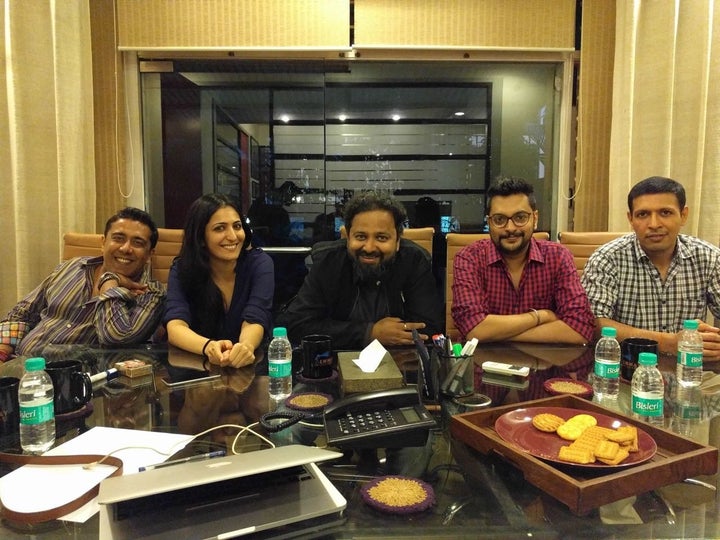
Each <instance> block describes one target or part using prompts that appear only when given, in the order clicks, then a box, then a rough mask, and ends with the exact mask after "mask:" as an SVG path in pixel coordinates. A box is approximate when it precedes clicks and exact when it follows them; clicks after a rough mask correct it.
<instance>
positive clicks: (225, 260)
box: [164, 194, 275, 367]
mask: <svg viewBox="0 0 720 540" xmlns="http://www.w3.org/2000/svg"><path fill="white" fill-rule="evenodd" d="M241 214H242V212H241V210H240V207H239V206H238V204H237V202H235V201H234V200H233V199H231V198H230V197H228V196H226V195H222V194H207V195H203V196H202V197H200V198H199V199H197V200H196V201H195V202H193V204H192V205H191V206H190V210H189V211H188V215H187V219H186V221H185V234H184V237H183V244H182V248H181V249H180V255H179V256H178V257H177V258H176V259H175V261H174V262H173V265H172V267H171V268H170V275H169V277H168V293H167V304H166V310H165V318H164V321H165V324H166V326H167V332H168V341H169V342H170V343H171V344H172V345H175V346H176V347H179V348H181V349H184V350H186V351H190V352H193V353H197V354H202V355H205V356H206V357H207V358H208V360H209V361H210V362H211V363H212V364H217V365H220V366H233V367H241V366H246V365H249V364H252V363H253V362H254V361H255V350H256V349H257V348H258V347H259V346H260V344H261V343H262V342H263V338H264V337H265V336H269V335H270V332H271V327H270V325H271V324H272V320H271V319H272V315H271V310H272V301H273V292H274V283H275V279H274V268H273V262H272V260H271V259H270V257H269V256H268V255H267V254H266V253H264V252H263V251H262V250H261V249H259V248H253V247H252V244H251V240H252V231H251V229H250V225H249V223H248V222H247V220H246V219H245V218H244V217H243V216H242V215H241Z"/></svg>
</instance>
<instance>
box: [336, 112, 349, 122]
mask: <svg viewBox="0 0 720 540" xmlns="http://www.w3.org/2000/svg"><path fill="white" fill-rule="evenodd" d="M338 120H340V121H341V122H344V121H345V120H347V116H345V115H344V114H341V115H340V116H338Z"/></svg>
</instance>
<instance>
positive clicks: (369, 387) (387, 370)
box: [338, 351, 403, 395]
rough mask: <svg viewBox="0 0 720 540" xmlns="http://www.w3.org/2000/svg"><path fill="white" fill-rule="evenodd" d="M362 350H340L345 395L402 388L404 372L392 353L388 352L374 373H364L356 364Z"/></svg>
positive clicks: (339, 367)
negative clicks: (401, 371)
mask: <svg viewBox="0 0 720 540" xmlns="http://www.w3.org/2000/svg"><path fill="white" fill-rule="evenodd" d="M359 355H360V352H359V351H358V352H339V353H338V371H339V375H340V391H341V393H342V394H343V395H346V394H353V393H358V392H378V391H380V390H390V389H391V388H400V387H401V386H402V385H403V378H402V373H400V370H399V369H398V367H397V364H396V363H395V360H393V358H392V356H390V353H388V352H386V353H385V356H383V359H382V360H381V361H380V365H379V366H378V368H377V369H376V370H375V372H374V373H364V372H363V371H362V370H361V369H360V368H359V367H358V366H356V365H355V362H353V359H356V358H357V357H358V356H359Z"/></svg>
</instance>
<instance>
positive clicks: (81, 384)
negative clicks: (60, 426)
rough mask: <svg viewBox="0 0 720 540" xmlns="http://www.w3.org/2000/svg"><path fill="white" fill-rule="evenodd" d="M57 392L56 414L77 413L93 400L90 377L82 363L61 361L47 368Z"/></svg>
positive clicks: (50, 364) (52, 363) (48, 365)
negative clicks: (84, 371) (84, 370)
mask: <svg viewBox="0 0 720 540" xmlns="http://www.w3.org/2000/svg"><path fill="white" fill-rule="evenodd" d="M45 371H47V373H48V375H50V378H51V379H52V382H53V390H54V391H55V400H54V403H55V414H64V413H68V412H72V411H75V410H77V409H79V408H80V407H82V406H83V405H85V404H86V403H87V402H88V401H90V399H91V398H92V383H91V382H90V377H88V376H87V375H86V374H85V373H83V365H82V362H78V361H77V360H60V361H58V362H51V363H49V364H47V365H46V366H45Z"/></svg>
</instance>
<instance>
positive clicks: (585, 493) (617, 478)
mask: <svg viewBox="0 0 720 540" xmlns="http://www.w3.org/2000/svg"><path fill="white" fill-rule="evenodd" d="M529 407H569V408H573V409H578V411H579V412H580V411H590V412H597V413H600V414H604V415H606V416H612V417H614V418H618V419H621V420H623V421H625V422H627V423H629V424H633V425H636V426H638V427H640V428H641V429H643V430H644V431H645V432H646V433H648V434H649V435H650V436H651V437H652V438H653V439H655V443H656V444H657V453H656V454H655V456H653V458H652V459H650V460H649V461H647V462H645V463H642V464H639V465H636V466H634V467H628V468H622V469H617V470H613V471H611V472H605V473H603V474H598V473H597V472H591V471H588V470H585V469H579V468H576V467H572V466H571V465H570V466H568V467H564V466H562V465H560V466H555V465H553V464H552V463H549V462H546V461H543V460H541V459H539V458H536V457H534V456H532V455H530V454H528V453H527V452H525V451H524V450H522V449H520V448H518V447H517V446H515V445H514V444H512V443H508V442H506V441H505V440H503V439H502V438H501V437H500V436H499V435H498V434H497V433H496V432H495V421H496V420H497V419H498V418H499V417H500V416H502V415H503V414H505V413H506V412H508V411H512V410H516V409H520V408H529ZM450 431H451V433H452V436H453V438H454V439H456V440H458V441H461V442H463V443H465V444H467V445H468V446H470V447H472V448H474V449H475V450H477V451H479V452H480V453H482V454H486V455H487V454H489V453H490V452H495V453H497V454H499V455H500V456H502V457H503V458H504V459H505V460H507V461H509V462H510V463H512V464H513V465H515V466H516V467H518V468H519V469H520V470H521V471H522V472H523V475H524V477H525V479H526V480H527V481H528V482H530V483H531V484H533V485H534V486H536V487H538V488H539V489H541V490H543V491H544V492H546V493H547V494H548V495H551V496H552V497H554V498H556V499H557V500H559V501H560V502H562V503H563V504H565V505H566V506H568V508H570V510H571V511H572V512H573V513H575V514H577V515H582V514H586V513H587V512H589V511H590V510H592V509H594V508H597V507H599V506H602V505H604V504H608V503H611V502H614V501H617V500H620V499H623V498H625V497H630V496H632V495H638V494H640V493H644V492H646V491H651V490H653V489H656V488H659V487H662V486H666V485H668V484H674V483H676V482H682V481H683V480H685V479H686V478H691V477H694V476H697V475H702V474H715V473H716V472H717V470H718V450H717V448H715V447H712V446H705V445H702V444H699V443H696V442H694V441H691V440H690V439H685V438H683V437H680V436H678V435H675V434H674V433H672V432H670V431H667V430H664V429H659V428H656V427H653V426H650V425H648V424H645V423H643V422H639V421H637V420H633V419H632V418H628V417H627V416H624V415H622V414H620V413H617V412H615V411H609V410H608V409H605V408H603V407H600V406H598V405H595V404H594V403H592V402H590V401H587V400H585V399H581V398H578V397H576V396H572V395H564V396H555V397H551V398H545V399H538V400H534V401H528V402H525V403H522V404H514V405H507V406H503V407H496V408H492V409H486V410H483V411H477V412H469V413H464V414H458V415H455V416H453V417H452V419H451V422H450Z"/></svg>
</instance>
